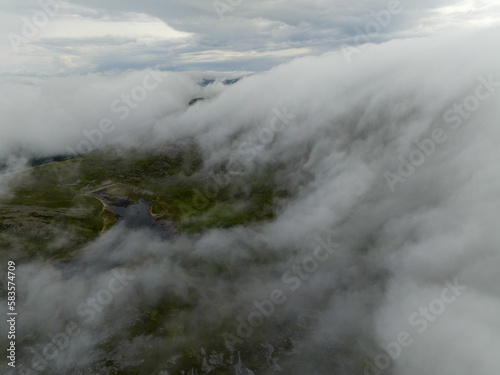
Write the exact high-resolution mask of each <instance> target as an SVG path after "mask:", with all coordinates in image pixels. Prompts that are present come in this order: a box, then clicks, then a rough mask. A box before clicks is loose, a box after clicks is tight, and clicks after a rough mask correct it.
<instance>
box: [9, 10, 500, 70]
mask: <svg viewBox="0 0 500 375" xmlns="http://www.w3.org/2000/svg"><path fill="white" fill-rule="evenodd" d="M41 3H45V4H48V7H46V10H42V7H41V5H40V4H41ZM49 3H50V4H49ZM389 3H390V1H388V0H360V1H348V0H251V1H250V0H168V1H160V0H143V1H135V0H99V1H97V0H74V1H60V0H41V1H38V0H23V1H18V0H2V2H1V3H0V35H1V38H0V55H1V56H3V57H4V58H2V59H0V75H4V76H5V75H27V76H33V75H39V76H40V75H41V76H43V75H65V74H74V73H76V74H80V73H88V72H108V71H122V70H126V69H130V68H132V69H143V68H156V67H160V68H161V69H164V70H247V71H261V70H266V69H269V68H270V67H272V66H275V65H277V64H279V63H281V62H284V61H288V60H290V59H293V58H295V57H298V56H304V55H310V54H314V55H318V54H321V53H324V52H328V51H332V50H335V49H339V48H340V46H341V45H342V43H354V41H355V39H354V38H355V37H356V35H359V31H358V30H359V29H361V30H363V31H366V26H367V25H368V22H369V21H371V20H373V19H374V13H373V12H377V13H379V12H381V11H384V10H387V9H388V4H389ZM230 4H234V5H230ZM400 8H401V9H402V12H398V14H393V15H392V16H391V20H390V22H388V24H387V25H383V27H381V30H380V33H373V32H370V31H369V30H370V29H368V37H369V41H371V42H375V43H378V42H381V41H385V40H390V39H395V38H404V37H413V36H423V35H428V34H433V33H436V32H438V31H443V30H456V29H458V28H461V29H463V28H481V27H485V26H490V25H491V24H493V23H496V22H498V21H499V20H500V4H499V3H498V2H497V1H491V0H464V1H457V0H432V1H431V0H421V1H418V2H417V1H413V2H412V1H411V0H401V1H400ZM37 12H38V13H37ZM40 12H43V13H40ZM47 15H48V16H47ZM29 23H33V24H34V25H35V27H34V30H33V28H32V27H30V25H29ZM357 28H359V29H357ZM364 41H366V38H365V40H364Z"/></svg>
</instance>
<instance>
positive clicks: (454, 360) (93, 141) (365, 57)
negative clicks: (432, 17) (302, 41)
mask: <svg viewBox="0 0 500 375" xmlns="http://www.w3.org/2000/svg"><path fill="white" fill-rule="evenodd" d="M109 3H111V2H109ZM317 3H318V5H321V4H319V3H321V2H317ZM184 4H185V7H187V6H188V4H191V3H189V2H185V3H184ZM192 6H195V5H192ZM254 6H256V5H251V4H249V3H248V4H246V3H244V4H242V5H241V9H242V12H249V11H250V10H249V9H251V8H252V7H254ZM245 7H248V9H247V8H245ZM270 8H272V5H271V6H270ZM178 9H180V10H178V11H179V12H181V10H182V9H183V8H182V7H181V8H178ZM244 9H247V10H244ZM313 9H314V8H313ZM269 12H270V13H272V9H271V10H270V11H269ZM181 13H182V12H181ZM178 17H179V18H181V17H182V14H179V15H178ZM283 17H285V18H286V14H285V15H284V16H283ZM310 17H314V15H310ZM182 31H184V32H193V29H192V28H188V27H185V28H183V29H182ZM499 31H500V30H499V29H498V28H490V29H483V30H481V31H476V32H474V33H471V32H467V33H466V32H463V33H456V34H453V35H449V34H442V35H439V36H432V37H425V38H414V39H405V40H394V41H390V42H387V43H383V44H381V45H371V46H365V47H363V48H362V49H361V50H360V53H359V54H356V55H355V56H353V61H352V62H351V63H350V64H348V63H347V62H346V59H345V56H344V54H343V53H342V51H338V52H334V53H327V54H324V55H321V56H317V57H305V58H300V59H296V60H294V61H292V62H290V63H287V64H284V65H281V66H278V67H276V68H274V69H272V70H270V71H268V72H265V73H259V74H255V75H251V76H248V77H245V78H244V79H242V80H241V81H240V82H238V83H236V84H234V85H223V84H222V83H215V84H213V85H208V86H205V87H202V86H200V85H198V84H197V82H196V79H195V78H193V77H194V76H193V75H189V74H180V73H179V74H177V73H164V72H163V73H160V72H155V71H149V70H147V71H134V72H125V73H121V74H119V75H111V74H109V75H108V74H89V75H86V76H76V77H60V78H47V79H43V80H39V79H36V80H35V79H13V78H9V79H5V80H4V81H3V82H1V83H0V92H1V95H2V97H4V98H6V100H5V101H4V102H3V103H2V104H1V105H0V106H1V107H0V116H1V118H2V122H1V124H0V132H1V133H2V134H3V135H4V136H2V138H1V139H0V156H2V158H7V157H8V156H9V155H10V156H12V154H15V155H17V157H20V158H21V157H25V156H33V155H36V156H49V155H54V154H60V153H64V152H68V150H70V149H72V150H74V151H75V152H81V151H86V149H88V150H89V151H90V150H92V149H95V148H101V147H104V146H105V145H108V144H116V143H119V144H126V145H129V146H130V145H134V146H137V147H143V148H146V149H147V148H154V147H155V145H158V144H160V143H161V142H164V141H169V142H174V143H175V142H180V141H183V140H186V139H194V140H195V141H196V143H197V144H198V145H199V146H200V147H201V149H202V151H203V154H204V157H205V159H204V161H205V164H204V168H205V171H206V173H207V175H210V174H211V173H212V174H213V173H215V172H214V171H215V170H216V168H217V167H218V166H220V164H221V163H222V164H224V165H225V166H226V167H227V169H228V170H231V166H232V165H238V166H244V167H245V168H246V169H247V170H251V169H263V168H266V167H270V168H272V169H273V170H274V171H275V174H274V177H273V178H274V179H275V182H276V184H277V185H278V187H281V188H283V189H287V190H288V191H290V192H291V194H290V197H289V198H287V199H285V200H284V201H283V202H281V203H280V207H279V209H278V215H277V218H276V219H275V220H273V221H271V222H265V223H260V224H255V225H252V226H247V227H237V228H232V229H217V230H211V231H208V232H206V233H203V235H200V236H189V235H180V236H178V237H176V238H174V239H170V240H167V241H163V240H161V239H160V238H157V237H155V235H154V234H152V233H150V232H148V231H147V230H133V231H131V230H127V229H126V228H125V227H123V226H117V227H116V228H114V229H112V230H111V231H109V232H108V233H106V234H104V235H103V236H102V237H101V238H99V239H98V240H97V241H95V242H94V243H92V244H89V246H88V248H86V249H85V251H84V252H83V255H82V256H81V258H79V259H78V260H77V261H76V262H75V263H73V264H71V265H68V266H67V267H65V266H64V265H59V264H54V263H52V262H43V263H41V262H38V261H33V262H32V263H28V264H22V265H19V268H18V278H19V291H18V293H19V296H20V301H19V302H20V305H19V311H20V312H22V314H21V316H20V318H19V323H18V324H19V329H20V331H21V335H28V334H29V332H31V331H32V330H36V331H37V332H39V333H40V327H43V329H42V331H44V333H46V335H44V334H40V337H39V339H38V343H39V345H40V346H39V348H38V350H42V349H41V348H43V345H44V344H45V343H46V341H48V339H47V337H48V335H49V333H52V334H54V333H56V332H61V331H64V329H65V326H64V325H65V324H67V322H68V321H74V322H76V323H77V325H78V327H79V329H81V333H80V334H79V335H78V336H77V337H76V338H75V339H73V340H72V341H71V345H70V347H69V348H68V349H67V350H65V351H64V352H62V353H60V354H59V355H57V356H56V358H55V359H53V360H51V361H49V365H48V366H50V368H51V369H54V371H56V372H57V371H59V372H60V373H63V372H64V371H65V369H68V368H75V367H76V368H78V367H81V368H85V366H87V365H88V362H89V361H91V360H93V359H95V358H97V357H99V356H100V355H101V354H102V353H99V352H98V351H96V350H95V349H96V348H97V347H98V346H99V345H100V344H102V343H103V342H105V340H106V339H107V338H109V336H110V335H113V334H114V335H118V337H120V336H119V332H120V330H121V329H122V328H123V327H124V326H126V325H128V324H130V321H131V320H133V319H134V318H135V317H136V316H138V315H139V314H140V310H141V308H142V306H144V305H147V304H150V303H154V302H155V301H158V300H159V299H161V298H166V297H169V296H171V298H177V299H179V300H182V301H185V302H186V303H187V304H189V305H190V306H191V307H192V308H191V309H190V310H189V312H187V313H186V315H185V316H182V317H178V318H177V319H178V320H177V321H176V324H179V325H183V327H184V329H183V330H182V332H183V334H184V335H185V337H178V338H176V339H175V340H174V339H172V340H168V339H165V338H163V339H159V340H157V341H154V340H153V339H152V338H151V337H148V336H147V335H143V336H140V337H136V338H134V339H131V338H124V337H120V339H121V340H122V341H120V343H119V345H118V346H117V347H118V349H117V350H116V351H115V352H113V353H112V354H110V355H112V356H113V359H115V360H117V361H118V362H120V361H122V362H123V363H126V362H127V361H130V362H133V361H141V360H144V357H141V356H143V353H145V352H147V353H149V354H148V355H150V354H151V351H152V350H153V349H151V348H155V349H154V350H158V353H160V354H159V355H158V357H159V358H167V357H168V358H169V357H173V356H175V355H176V352H175V349H176V345H177V344H178V343H179V342H178V341H182V340H183V339H186V338H189V337H193V336H196V335H200V336H202V337H203V340H205V339H206V338H207V337H211V336H216V337H217V339H216V340H219V341H220V342H221V343H223V341H224V338H223V336H222V334H223V333H225V332H226V333H231V334H233V335H236V332H237V326H238V320H237V318H238V316H241V317H247V316H248V314H249V313H250V312H252V311H253V310H255V309H256V308H255V304H254V301H255V300H257V301H262V300H264V299H266V300H267V299H270V298H271V297H270V295H271V293H272V292H273V290H281V291H283V292H284V295H285V296H286V301H285V302H283V303H282V304H277V305H276V306H275V309H274V312H273V313H272V314H271V315H272V316H271V317H270V318H269V319H271V320H272V321H273V322H277V323H279V322H286V321H288V320H290V319H291V318H290V317H293V319H301V317H304V316H306V317H308V318H309V319H311V322H312V323H310V324H308V325H307V329H306V333H305V334H304V337H303V345H304V348H306V347H307V348H314V349H316V351H315V354H314V353H310V352H308V353H309V354H308V356H306V357H305V358H302V359H301V360H300V361H298V363H299V362H300V363H302V365H300V366H299V365H297V368H296V370H295V371H296V372H295V373H297V374H299V373H304V372H303V371H304V369H305V368H306V369H307V370H306V371H310V372H308V373H310V374H315V373H317V374H320V373H326V372H322V371H333V369H334V367H333V365H331V364H323V363H322V362H321V358H335V363H336V364H335V366H337V371H339V373H342V371H344V373H346V374H347V373H350V371H357V372H355V373H365V374H376V373H382V369H383V370H384V373H387V374H389V373H392V374H396V375H414V374H415V375H417V374H426V373H427V374H442V375H451V374H454V375H457V374H463V375H466V374H471V373H474V374H476V375H483V374H484V375H490V374H492V373H495V371H497V370H498V368H499V367H500V359H499V356H498V352H499V350H500V339H499V337H498V334H496V333H495V332H497V331H498V325H499V323H498V317H497V316H498V311H499V309H500V293H499V292H498V288H497V287H496V285H498V283H499V282H500V276H499V274H498V272H497V269H498V264H499V262H500V252H499V249H498V242H499V241H498V230H497V223H498V212H500V198H499V197H500V195H499V194H498V191H499V189H500V174H499V173H498V168H497V166H496V160H497V159H498V158H496V156H499V151H498V144H499V142H500V129H499V128H498V119H499V118H500V117H499V115H500V106H499V102H500V96H499V95H500V69H499V66H500V65H499V64H498V63H499V61H500V53H499V52H498V48H497V46H498V43H499V42H500V40H499V39H500V37H499V35H500V34H499ZM231 77H232V76H231ZM201 97H203V98H206V100H203V101H199V102H197V103H195V104H193V105H192V106H189V105H188V103H189V102H190V101H191V100H192V99H194V98H201ZM19 103H22V105H23V107H22V108H20V107H19ZM229 162H231V163H230V164H228V163H229ZM9 172H10V171H9ZM4 190H5V189H4ZM318 246H319V247H320V248H321V247H322V248H323V250H322V251H321V252H320V251H319V250H318ZM310 259H313V260H310ZM4 263H5V262H4ZM200 264H201V265H204V264H206V265H207V267H208V268H209V267H212V266H220V267H222V268H224V269H228V270H231V272H230V273H229V274H224V275H217V274H213V273H212V272H210V271H208V270H207V269H204V267H203V266H200ZM296 267H299V268H296ZM290 270H292V271H290ZM124 272H125V273H124ZM117 273H118V275H122V276H117ZM113 278H114V279H116V280H118V281H115V282H113V283H112V280H113ZM120 280H121V281H120ZM120 282H122V284H121V285H123V289H122V290H121V291H120V292H116V293H115V292H113V294H112V295H113V300H112V302H111V303H110V304H109V305H107V306H105V307H104V308H103V309H102V311H94V312H92V310H88V308H87V310H85V308H84V307H81V304H82V303H84V302H85V301H86V300H87V299H88V298H91V297H92V296H96V295H97V294H98V293H99V292H100V291H102V290H106V289H110V290H111V291H113V290H115V289H116V290H118V289H120V288H119V287H118V286H119V285H120ZM112 288H114V289H112ZM275 297H276V296H275ZM276 299H277V300H280V298H276ZM281 300H283V298H281ZM1 306H2V309H5V306H6V303H5V301H2V303H1ZM85 311H87V312H85ZM2 312H4V311H3V310H2ZM161 324H163V325H165V326H167V325H168V324H171V322H169V321H168V320H165V321H163V322H161ZM1 326H2V331H3V330H4V328H5V327H6V322H3V323H2V324H1ZM258 330H259V328H256V332H255V333H254V335H255V336H252V337H254V338H256V337H258V338H259V339H260V338H263V340H266V334H269V337H267V339H271V336H272V334H273V333H272V332H258ZM226 338H227V337H226ZM155 340H156V339H155ZM176 340H178V341H176ZM255 340H257V339H255ZM200 341H202V340H200ZM265 342H266V341H263V343H265ZM395 343H397V344H395ZM226 344H227V343H226ZM398 346H399V349H398ZM206 349H207V350H210V348H206ZM230 349H231V348H230V345H228V346H227V350H228V351H230ZM304 350H305V349H304ZM386 352H389V353H386ZM138 353H140V355H139V354H138ZM384 353H386V354H384ZM391 353H392V355H393V357H394V358H390V357H389V355H390V354H391ZM285 357H286V356H284V355H283V356H281V357H279V355H278V357H275V358H277V359H276V361H277V362H273V361H271V360H270V362H269V363H270V365H269V368H270V370H269V373H271V370H272V368H273V366H275V365H276V363H277V364H280V363H281V362H286V361H287V360H288V359H287V358H285ZM24 358H30V354H29V353H25V354H24ZM151 358H152V357H151V356H149V357H147V361H146V362H145V363H146V364H145V366H151V368H152V370H151V371H157V368H154V366H153V365H151V364H152V363H155V364H158V363H159V362H158V361H159V359H158V358H156V359H151ZM271 358H273V357H272V356H271ZM388 358H390V359H389V362H390V368H389V369H388V370H386V369H385V368H386V362H387V359H388ZM242 361H243V362H244V361H245V356H244V355H243V356H242ZM280 361H281V362H280ZM301 366H302V367H301ZM306 366H309V367H306ZM315 366H316V367H315ZM322 366H323V367H322ZM328 366H330V367H328ZM145 368H146V367H145ZM147 369H148V370H149V369H150V367H147ZM187 370H189V369H187ZM145 371H146V370H145ZM151 373H153V372H151ZM158 373H159V372H158ZM289 373H294V372H293V370H292V372H289Z"/></svg>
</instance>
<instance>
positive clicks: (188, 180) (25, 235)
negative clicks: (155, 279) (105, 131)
mask: <svg viewBox="0 0 500 375" xmlns="http://www.w3.org/2000/svg"><path fill="white" fill-rule="evenodd" d="M201 167H202V157H201V153H200V151H199V150H198V148H197V147H196V146H195V145H193V144H189V145H187V146H186V145H183V146H179V147H174V146H165V147H161V148H159V149H157V150H155V151H153V152H145V151H140V150H115V149H108V150H104V151H99V152H93V153H91V154H88V155H85V156H81V157H77V158H73V159H69V160H62V161H59V162H54V163H50V164H45V165H39V166H37V167H35V168H34V169H32V170H31V171H29V172H24V173H22V174H20V176H19V178H17V179H16V183H15V184H14V185H13V186H12V187H11V188H12V189H11V190H12V195H11V196H9V197H7V198H4V199H0V230H1V232H0V246H1V247H2V249H7V250H9V251H13V250H14V249H18V250H19V249H20V251H21V254H24V256H27V257H31V256H33V255H38V256H42V257H44V258H62V259H65V258H68V257H70V256H71V254H73V253H74V251H75V250H76V249H79V248H81V247H83V246H84V245H85V244H86V243H88V242H89V241H91V240H93V239H95V238H96V237H97V236H99V234H100V233H102V232H103V231H106V230H108V229H110V228H111V227H113V225H115V223H116V222H117V218H116V215H115V214H114V213H113V212H112V210H110V209H109V208H108V206H109V205H113V204H117V203H118V202H121V203H123V202H124V201H125V202H129V203H134V202H137V201H138V200H139V199H143V200H146V201H147V202H149V203H150V204H151V214H152V216H153V217H154V218H155V219H157V220H170V221H173V222H174V224H175V226H176V227H177V229H178V230H179V231H181V232H187V233H194V232H202V231H204V230H207V229H210V228H229V227H234V226H240V225H247V224H249V223H252V222H257V221H262V220H270V219H272V218H273V217H274V201H275V199H276V198H277V197H278V194H277V193H276V187H275V186H274V183H273V173H274V172H273V171H272V170H269V171H265V172H263V173H260V174H256V173H254V174H253V175H250V176H245V177H238V176H229V175H228V174H226V175H225V179H224V184H220V185H221V186H219V185H217V184H215V185H214V183H215V182H214V180H213V179H211V178H209V177H207V175H206V171H205V172H202V171H201ZM219 173H224V171H219Z"/></svg>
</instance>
